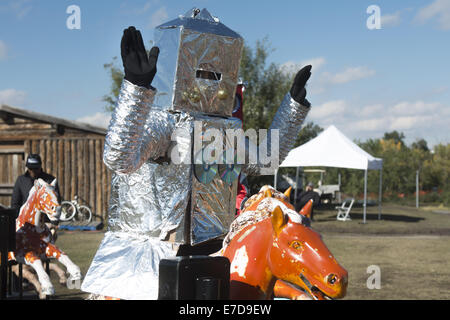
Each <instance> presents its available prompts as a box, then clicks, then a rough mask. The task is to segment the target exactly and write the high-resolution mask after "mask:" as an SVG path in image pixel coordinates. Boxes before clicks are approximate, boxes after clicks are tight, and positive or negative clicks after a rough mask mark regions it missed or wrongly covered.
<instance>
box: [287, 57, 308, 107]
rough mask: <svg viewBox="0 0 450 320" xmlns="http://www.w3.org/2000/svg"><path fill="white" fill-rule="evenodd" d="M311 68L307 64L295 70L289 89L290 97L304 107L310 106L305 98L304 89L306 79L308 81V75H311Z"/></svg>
mask: <svg viewBox="0 0 450 320" xmlns="http://www.w3.org/2000/svg"><path fill="white" fill-rule="evenodd" d="M311 68H312V67H311V65H308V66H306V67H303V68H302V69H301V70H300V71H299V72H297V75H296V76H295V79H294V83H293V84H292V88H291V91H290V94H291V97H292V99H294V100H295V101H296V102H298V103H300V104H302V105H304V106H306V107H309V106H311V104H310V103H309V101H308V100H306V89H305V85H306V81H308V79H309V77H311Z"/></svg>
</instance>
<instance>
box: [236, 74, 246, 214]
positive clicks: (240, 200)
mask: <svg viewBox="0 0 450 320" xmlns="http://www.w3.org/2000/svg"><path fill="white" fill-rule="evenodd" d="M244 91H245V83H244V81H243V80H242V79H241V78H239V81H238V84H237V86H236V96H235V100H234V109H233V113H232V115H233V117H235V118H238V119H239V120H241V121H242V129H244V110H243V108H244ZM247 199H248V183H247V177H246V176H245V174H243V173H241V174H240V175H239V182H238V187H237V196H236V216H238V215H240V214H241V210H242V209H243V207H244V204H245V201H247Z"/></svg>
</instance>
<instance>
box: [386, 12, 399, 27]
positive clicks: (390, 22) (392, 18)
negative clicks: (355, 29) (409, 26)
mask: <svg viewBox="0 0 450 320" xmlns="http://www.w3.org/2000/svg"><path fill="white" fill-rule="evenodd" d="M399 23H400V11H397V12H395V13H391V14H385V15H382V16H381V27H382V28H384V27H393V26H397V25H398V24H399Z"/></svg>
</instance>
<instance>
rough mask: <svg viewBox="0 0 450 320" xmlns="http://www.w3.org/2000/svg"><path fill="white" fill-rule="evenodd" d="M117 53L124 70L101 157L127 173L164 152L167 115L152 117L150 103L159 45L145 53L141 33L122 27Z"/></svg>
mask: <svg viewBox="0 0 450 320" xmlns="http://www.w3.org/2000/svg"><path fill="white" fill-rule="evenodd" d="M121 55H122V62H123V66H124V70H125V78H124V80H123V83H122V86H121V89H120V93H119V96H118V99H117V104H116V107H115V109H114V112H113V114H112V117H111V122H110V124H109V128H108V132H107V135H106V139H105V148H104V153H103V161H104V162H105V164H106V165H107V166H108V167H109V168H110V169H111V170H113V171H115V172H118V173H131V172H134V171H136V170H137V169H139V167H140V166H141V165H142V164H143V163H144V161H146V160H148V159H149V158H151V159H157V158H159V157H161V156H163V155H164V153H165V152H166V150H167V148H168V146H169V142H170V134H171V128H172V127H171V126H170V124H169V123H168V121H169V119H168V117H167V116H166V117H164V116H162V117H161V116H158V117H152V115H153V113H154V112H152V110H151V105H152V103H153V99H154V96H155V93H156V89H155V88H153V87H152V86H151V82H152V81H153V78H154V76H155V74H156V63H157V60H158V55H159V48H158V47H153V48H152V49H151V50H150V54H149V55H147V52H146V51H145V47H144V43H143V41H142V36H141V33H140V32H139V31H138V30H136V29H135V28H134V27H129V28H128V29H125V30H124V33H123V36H122V41H121Z"/></svg>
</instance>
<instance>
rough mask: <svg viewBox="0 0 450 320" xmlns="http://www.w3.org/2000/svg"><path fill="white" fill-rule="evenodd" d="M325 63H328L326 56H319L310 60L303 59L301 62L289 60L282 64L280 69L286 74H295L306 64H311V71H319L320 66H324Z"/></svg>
mask: <svg viewBox="0 0 450 320" xmlns="http://www.w3.org/2000/svg"><path fill="white" fill-rule="evenodd" d="M325 63H326V60H325V58H323V57H318V58H311V59H308V60H303V61H300V62H295V61H288V62H285V63H283V64H282V65H281V67H280V69H281V71H282V72H284V73H286V74H290V75H291V74H292V75H293V74H295V73H297V72H298V71H299V70H300V69H301V68H303V67H304V66H307V65H311V66H312V69H311V72H312V73H316V72H318V70H319V69H320V67H322V66H323V65H324V64H325Z"/></svg>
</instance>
